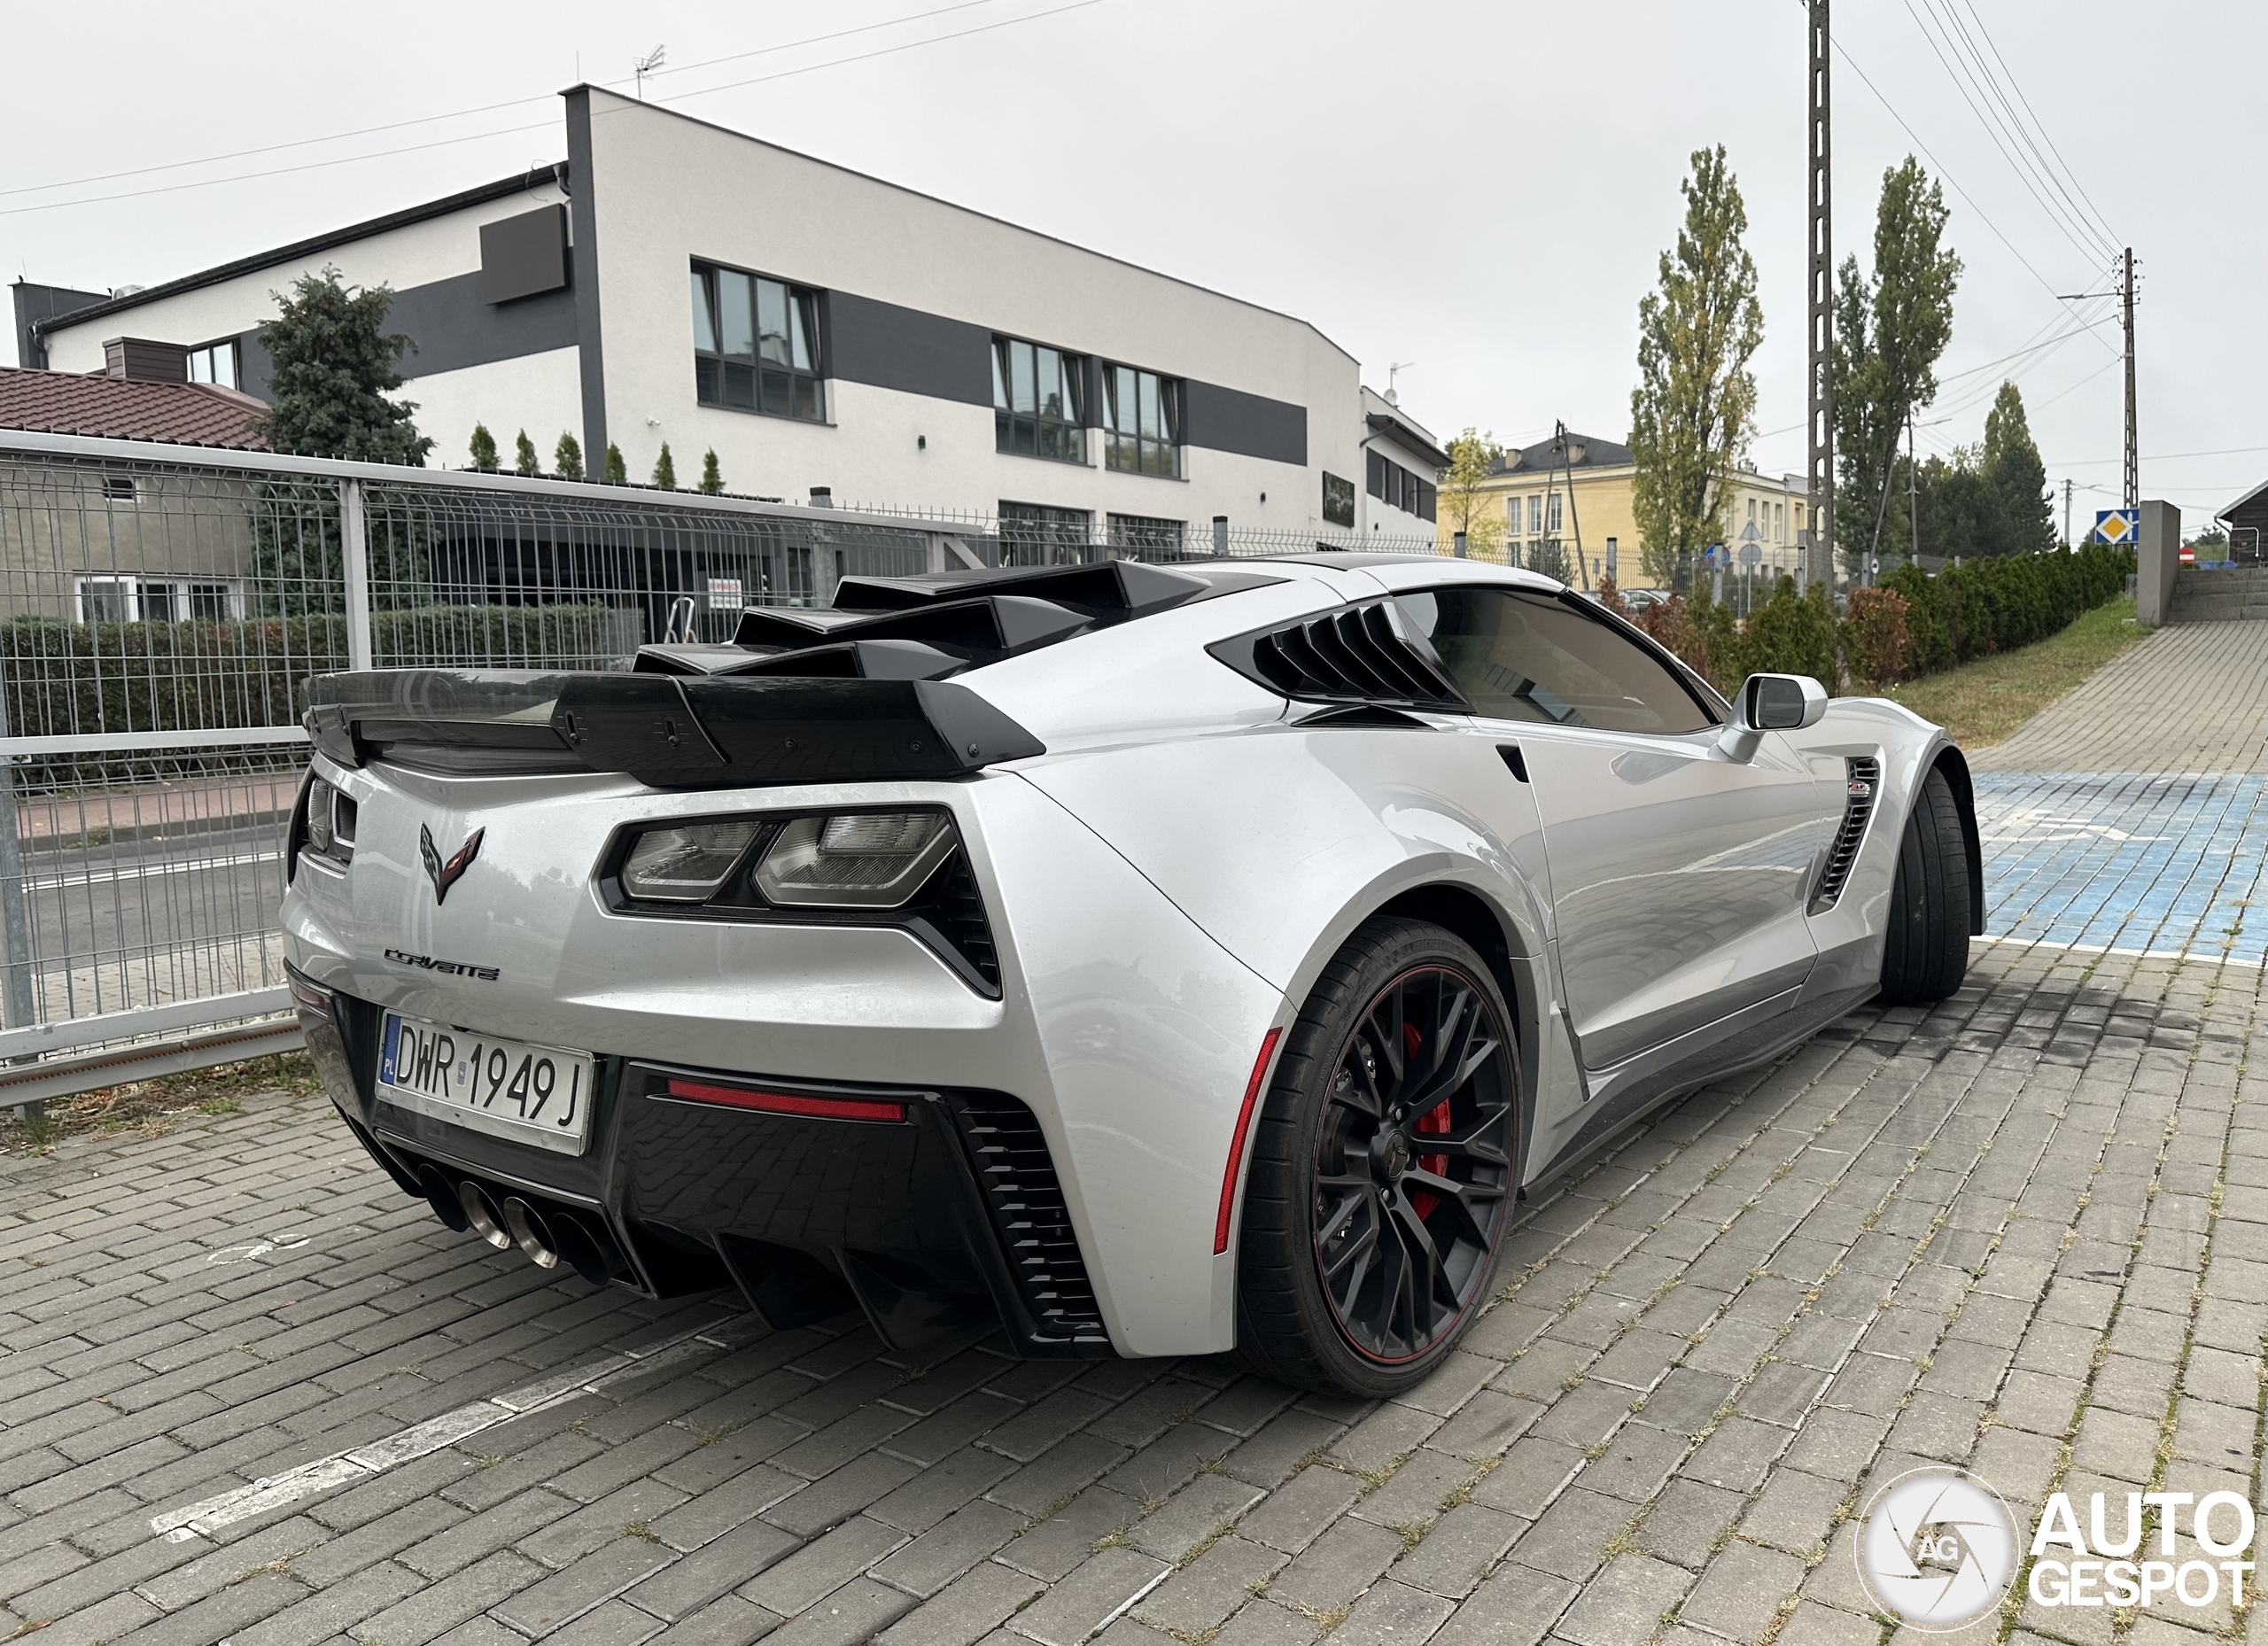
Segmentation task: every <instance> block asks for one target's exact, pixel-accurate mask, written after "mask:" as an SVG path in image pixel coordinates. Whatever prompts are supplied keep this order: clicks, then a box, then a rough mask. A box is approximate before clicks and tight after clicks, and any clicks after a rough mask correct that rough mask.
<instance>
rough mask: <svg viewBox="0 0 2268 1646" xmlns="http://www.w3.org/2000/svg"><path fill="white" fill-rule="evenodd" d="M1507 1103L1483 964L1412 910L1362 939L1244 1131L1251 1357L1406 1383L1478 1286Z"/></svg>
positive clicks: (1491, 1246)
mask: <svg viewBox="0 0 2268 1646" xmlns="http://www.w3.org/2000/svg"><path fill="white" fill-rule="evenodd" d="M1518 1096H1519V1059H1518V1042H1517V1041H1516V1040H1515V1038H1514V1037H1513V1035H1512V1032H1511V1027H1510V1013H1508V1012H1507V1010H1506V1009H1505V1006H1504V1004H1503V995H1502V993H1501V992H1500V991H1499V990H1498V988H1497V986H1496V983H1495V980H1494V978H1493V977H1492V976H1491V974H1490V973H1489V971H1488V968H1487V966H1486V965H1485V964H1484V963H1483V962H1482V961H1481V959H1480V957H1479V956H1478V955H1477V954H1475V953H1474V952H1473V951H1472V949H1471V948H1470V947H1469V946H1468V945H1466V944H1465V943H1464V942H1463V941H1461V940H1460V939H1458V938H1457V937H1456V936H1453V935H1452V934H1450V933H1449V932H1447V931H1444V930H1442V929H1441V928H1439V927H1434V926H1430V925H1425V924H1421V923H1419V922H1417V921H1411V920H1373V921H1371V922H1370V923H1369V924H1368V925H1366V926H1364V927H1363V929H1362V930H1361V931H1359V932H1357V933H1356V934H1355V937H1354V939H1352V940H1351V941H1350V942H1349V943H1348V945H1347V948H1346V949H1345V950H1344V951H1341V953H1340V956H1339V957H1338V959H1335V960H1334V961H1333V962H1332V966H1331V967H1328V968H1326V970H1325V972H1324V976H1323V978H1322V979H1320V980H1319V981H1318V982H1317V987H1316V990H1315V992H1314V994H1313V995H1311V996H1310V998H1309V1002H1308V1006H1307V1009H1306V1010H1305V1011H1303V1012H1302V1013H1301V1017H1300V1021H1299V1022H1298V1023H1297V1024H1296V1025H1295V1026H1294V1027H1293V1030H1292V1033H1291V1037H1290V1039H1289V1041H1288V1043H1287V1044H1286V1046H1285V1053H1284V1056H1283V1058H1282V1059H1281V1060H1279V1063H1278V1069H1277V1075H1276V1078H1275V1081H1274V1082H1273V1083H1272V1085H1271V1088H1270V1096H1269V1104H1268V1107H1267V1109H1266V1110H1265V1111H1264V1112H1263V1115H1262V1121H1261V1123H1260V1125H1259V1126H1258V1127H1257V1128H1256V1129H1255V1136H1254V1153H1253V1167H1252V1177H1251V1179H1250V1181H1249V1183H1248V1184H1247V1193H1246V1211H1245V1225H1244V1245H1243V1246H1242V1248H1241V1252H1240V1258H1239V1310H1240V1317H1241V1318H1240V1330H1239V1347H1240V1349H1241V1350H1242V1351H1243V1353H1244V1355H1245V1357H1246V1359H1247V1361H1248V1362H1250V1363H1252V1364H1253V1365H1254V1367H1255V1369H1257V1370H1262V1371H1263V1372H1265V1373H1267V1374H1268V1375H1270V1376H1273V1377H1277V1378H1282V1379H1284V1380H1285V1381H1289V1382H1293V1383H1301V1384H1304V1385H1307V1386H1309V1387H1317V1388H1329V1389H1334V1390H1337V1391H1340V1392H1343V1393H1346V1394H1358V1395H1369V1396H1375V1395H1379V1394H1394V1393H1398V1392H1400V1391H1401V1390H1402V1389H1406V1388H1408V1387H1410V1386H1412V1385H1413V1384H1415V1383H1417V1382H1418V1381H1420V1380H1421V1379H1422V1378H1424V1377H1425V1374H1426V1373H1427V1372H1429V1371H1430V1370H1432V1369H1433V1366H1434V1365H1435V1364H1436V1363H1439V1361H1440V1359H1441V1356H1442V1355H1446V1354H1447V1353H1448V1352H1449V1347H1450V1346H1451V1345H1452V1344H1453V1343H1454V1342H1455V1340H1456V1338H1457V1337H1458V1336H1459V1335H1460V1334H1461V1332H1462V1331H1463V1329H1464V1326H1465V1324H1467V1323H1468V1322H1469V1321H1470V1319H1471V1318H1472V1315H1473V1314H1474V1313H1475V1312H1476V1311H1477V1308H1478V1306H1479V1304H1480V1302H1481V1301H1482V1300H1483V1299H1484V1297H1485V1294H1486V1293H1487V1286H1488V1282H1489V1275H1490V1272H1491V1270H1492V1269H1493V1268H1494V1266H1495V1255H1496V1251H1497V1248H1498V1246H1500V1245H1501V1243H1502V1241H1503V1232H1504V1226H1505V1222H1506V1219H1507V1216H1508V1215H1509V1212H1510V1201H1511V1196H1512V1192H1513V1188H1514V1184H1513V1182H1512V1172H1513V1167H1512V1161H1513V1159H1514V1158H1515V1153H1514V1147H1513V1145H1514V1140H1515V1138H1516V1137H1517V1133H1518Z"/></svg>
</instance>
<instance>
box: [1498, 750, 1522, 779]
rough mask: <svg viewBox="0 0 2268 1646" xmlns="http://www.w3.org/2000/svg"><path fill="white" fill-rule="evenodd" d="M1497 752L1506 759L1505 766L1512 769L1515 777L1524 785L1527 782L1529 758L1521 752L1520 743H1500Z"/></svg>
mask: <svg viewBox="0 0 2268 1646" xmlns="http://www.w3.org/2000/svg"><path fill="white" fill-rule="evenodd" d="M1496 752H1497V753H1498V754H1500V755H1502V756H1503V757H1504V764H1505V765H1507V766H1509V767H1510V768H1511V773H1512V775H1513V776H1514V777H1516V778H1518V779H1519V780H1520V781H1521V782H1523V783H1525V782H1526V781H1527V757H1526V755H1524V754H1522V753H1521V752H1520V746H1519V745H1518V743H1499V744H1497V745H1496Z"/></svg>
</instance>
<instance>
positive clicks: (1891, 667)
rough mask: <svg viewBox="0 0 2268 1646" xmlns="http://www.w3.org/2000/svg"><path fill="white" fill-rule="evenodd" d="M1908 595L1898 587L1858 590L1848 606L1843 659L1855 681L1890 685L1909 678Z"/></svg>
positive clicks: (1843, 639) (1874, 685)
mask: <svg viewBox="0 0 2268 1646" xmlns="http://www.w3.org/2000/svg"><path fill="white" fill-rule="evenodd" d="M1906 611H1907V602H1906V596H1905V595H1903V594H1899V592H1898V591H1897V590H1896V589H1894V588H1854V589H1852V591H1851V594H1850V598H1849V600H1848V601H1847V602H1845V607H1844V613H1845V615H1844V618H1843V633H1842V635H1841V640H1842V643H1843V660H1844V664H1845V667H1847V668H1848V669H1849V670H1850V672H1851V678H1852V680H1853V681H1855V682H1859V683H1861V684H1864V685H1866V686H1868V687H1884V686H1888V685H1889V684H1891V682H1892V681H1893V680H1902V679H1905V678H1906V652H1907V646H1908V645H1909V644H1911V641H1910V640H1909V638H1908V636H1907V632H1906Z"/></svg>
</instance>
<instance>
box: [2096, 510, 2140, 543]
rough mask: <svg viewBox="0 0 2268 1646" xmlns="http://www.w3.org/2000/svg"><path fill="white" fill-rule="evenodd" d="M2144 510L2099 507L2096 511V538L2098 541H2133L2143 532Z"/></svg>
mask: <svg viewBox="0 0 2268 1646" xmlns="http://www.w3.org/2000/svg"><path fill="white" fill-rule="evenodd" d="M2141 531H2142V511H2141V510H2140V509H2096V510H2095V511H2094V540H2095V541H2096V542H2098V543H2131V542H2132V541H2133V540H2135V539H2136V538H2137V537H2139V536H2140V534H2141Z"/></svg>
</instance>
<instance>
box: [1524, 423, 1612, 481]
mask: <svg viewBox="0 0 2268 1646" xmlns="http://www.w3.org/2000/svg"><path fill="white" fill-rule="evenodd" d="M1567 444H1568V446H1571V447H1573V448H1576V449H1575V451H1573V452H1571V453H1570V454H1569V455H1570V456H1572V457H1573V464H1572V465H1571V466H1572V467H1573V468H1577V469H1612V468H1617V467H1619V466H1620V465H1621V464H1624V463H1627V462H1635V461H1636V460H1635V458H1633V457H1632V456H1631V454H1630V448H1629V447H1628V446H1624V445H1622V444H1620V443H1619V442H1618V441H1614V440H1601V439H1594V438H1593V437H1592V436H1590V435H1588V434H1577V433H1576V432H1575V431H1573V430H1572V429H1570V430H1569V431H1567ZM1563 462H1565V460H1564V459H1563V458H1562V457H1561V456H1560V454H1559V451H1558V442H1557V440H1539V441H1537V442H1536V443H1535V444H1534V446H1523V447H1522V448H1521V449H1519V450H1518V451H1513V452H1506V453H1505V454H1504V455H1503V458H1502V459H1501V460H1500V461H1499V462H1497V464H1496V472H1497V473H1498V474H1512V473H1517V472H1520V471H1523V470H1525V471H1529V472H1533V473H1536V474H1541V473H1542V472H1543V471H1544V470H1548V469H1551V468H1553V467H1555V466H1558V465H1561V464H1562V463H1563Z"/></svg>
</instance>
